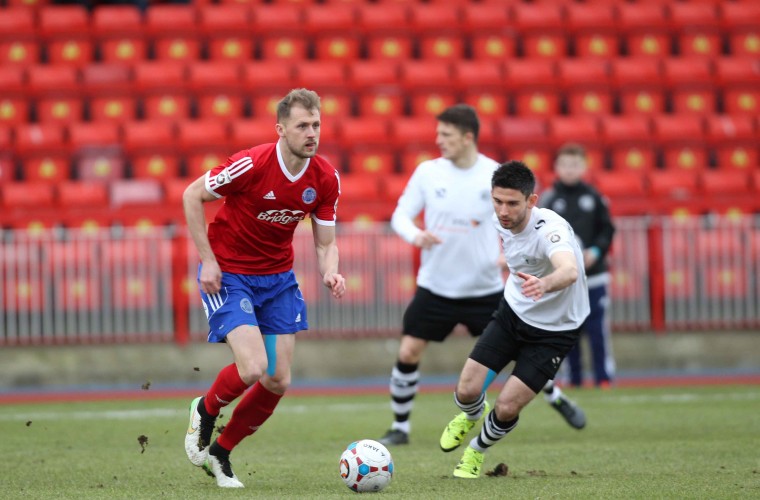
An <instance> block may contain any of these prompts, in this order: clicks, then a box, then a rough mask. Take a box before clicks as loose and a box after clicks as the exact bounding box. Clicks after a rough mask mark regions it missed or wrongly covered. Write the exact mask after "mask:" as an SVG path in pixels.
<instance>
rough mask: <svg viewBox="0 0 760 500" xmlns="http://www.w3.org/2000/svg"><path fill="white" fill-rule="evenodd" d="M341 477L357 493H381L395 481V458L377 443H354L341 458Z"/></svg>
mask: <svg viewBox="0 0 760 500" xmlns="http://www.w3.org/2000/svg"><path fill="white" fill-rule="evenodd" d="M340 477H341V478H343V482H344V483H346V486H348V487H349V488H351V489H352V490H353V491H355V492H357V493H367V492H373V491H380V490H382V489H383V488H385V487H386V486H388V485H389V484H390V483H391V479H393V458H391V454H390V452H389V451H388V448H386V447H385V446H383V445H382V444H380V443H378V442H377V441H373V440H371V439H362V440H361V441H356V442H353V443H351V444H349V445H348V448H346V451H344V452H343V454H342V455H341V456H340Z"/></svg>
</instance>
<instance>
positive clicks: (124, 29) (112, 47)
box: [92, 5, 148, 63]
mask: <svg viewBox="0 0 760 500" xmlns="http://www.w3.org/2000/svg"><path fill="white" fill-rule="evenodd" d="M92 33H93V36H94V38H95V42H96V43H97V44H98V46H99V48H100V56H101V58H102V60H103V61H106V62H125V63H134V62H136V61H140V60H144V59H146V58H147V54H148V44H147V42H146V40H145V38H144V36H145V33H144V25H143V22H142V16H141V14H140V11H139V10H138V9H137V7H136V6H133V5H98V6H96V8H95V10H94V11H93V13H92Z"/></svg>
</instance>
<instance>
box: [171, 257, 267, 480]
mask: <svg viewBox="0 0 760 500" xmlns="http://www.w3.org/2000/svg"><path fill="white" fill-rule="evenodd" d="M199 273H200V271H199ZM200 295H201V300H202V302H203V308H204V311H205V312H206V316H207V318H208V322H209V335H208V341H209V342H214V343H216V342H227V344H228V346H230V347H231V348H233V349H232V351H233V359H234V363H232V364H230V365H227V366H226V367H224V368H223V369H222V370H221V371H220V372H219V374H218V375H217V377H216V379H215V381H214V383H213V384H212V385H211V387H210V388H209V390H208V391H207V393H206V394H205V395H204V396H201V397H199V398H195V400H193V402H192V403H191V405H190V425H189V427H188V431H187V434H186V436H185V452H186V453H187V456H188V458H189V459H190V461H191V462H192V463H193V464H194V465H197V466H201V465H203V464H204V463H205V462H206V457H207V455H208V445H209V444H210V443H211V435H212V433H213V429H214V423H215V420H216V417H217V416H218V415H219V412H220V410H221V408H222V407H224V406H226V405H228V404H230V403H231V402H232V401H234V400H235V399H236V398H237V397H239V396H240V395H241V394H242V393H243V392H244V391H245V390H246V389H247V388H248V387H249V386H250V385H251V384H253V383H254V382H255V381H256V380H258V378H259V377H260V376H261V373H263V370H264V369H265V368H266V353H265V350H264V346H263V342H262V340H261V333H260V331H259V329H258V327H256V326H255V325H257V324H258V320H257V318H256V314H255V312H254V309H253V300H254V299H253V296H252V292H251V290H250V288H249V287H248V286H247V284H246V283H245V278H244V277H242V276H240V275H234V274H228V273H224V274H223V276H222V289H221V290H220V291H219V292H218V293H214V294H206V293H204V292H203V291H200ZM228 337H229V339H228ZM238 338H239V339H241V340H237V339H238ZM233 346H235V347H233Z"/></svg>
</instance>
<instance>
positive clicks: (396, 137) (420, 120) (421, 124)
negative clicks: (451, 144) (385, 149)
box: [390, 117, 436, 148]
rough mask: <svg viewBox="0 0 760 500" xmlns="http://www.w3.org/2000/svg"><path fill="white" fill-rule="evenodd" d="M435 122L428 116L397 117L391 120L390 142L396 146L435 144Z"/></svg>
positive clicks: (413, 146) (407, 146)
mask: <svg viewBox="0 0 760 500" xmlns="http://www.w3.org/2000/svg"><path fill="white" fill-rule="evenodd" d="M435 131H436V122H435V120H434V119H430V118H428V117H414V118H397V119H395V120H393V121H392V122H391V135H390V141H391V142H390V143H391V144H392V145H393V146H395V147H398V148H418V147H427V146H430V145H431V144H435V135H436V132H435Z"/></svg>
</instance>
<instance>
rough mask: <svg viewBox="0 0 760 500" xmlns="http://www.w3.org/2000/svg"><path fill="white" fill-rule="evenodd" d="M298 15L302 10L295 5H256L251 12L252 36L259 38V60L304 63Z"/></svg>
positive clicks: (303, 47) (305, 51) (301, 13)
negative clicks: (260, 58)
mask: <svg viewBox="0 0 760 500" xmlns="http://www.w3.org/2000/svg"><path fill="white" fill-rule="evenodd" d="M302 11H303V9H302V7H301V6H299V5H295V4H289V5H288V4H271V5H259V6H257V7H256V8H255V9H253V11H252V12H253V23H252V26H253V28H254V31H253V32H254V34H255V35H256V36H257V37H258V38H260V44H261V47H260V51H261V57H262V58H264V59H272V60H280V61H286V60H287V61H302V60H304V59H306V55H307V44H308V40H307V38H306V37H305V36H304V32H303V12H302Z"/></svg>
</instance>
